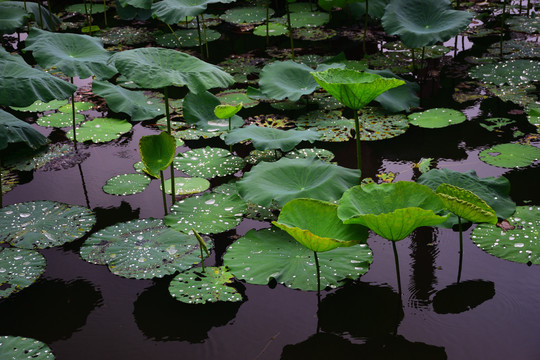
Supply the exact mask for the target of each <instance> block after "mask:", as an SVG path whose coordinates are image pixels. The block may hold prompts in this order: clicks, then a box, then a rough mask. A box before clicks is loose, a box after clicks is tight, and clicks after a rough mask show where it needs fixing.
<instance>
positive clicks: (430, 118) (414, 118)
mask: <svg viewBox="0 0 540 360" xmlns="http://www.w3.org/2000/svg"><path fill="white" fill-rule="evenodd" d="M408 117H409V122H410V123H411V124H413V125H416V126H419V127H423V128H428V129H436V128H443V127H447V126H450V125H456V124H460V123H462V122H464V121H465V120H467V117H466V116H465V114H463V113H462V112H461V111H458V110H453V109H445V108H434V109H428V110H426V111H422V112H419V113H413V114H410V115H409V116H408Z"/></svg>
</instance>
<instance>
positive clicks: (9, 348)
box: [0, 3, 54, 360]
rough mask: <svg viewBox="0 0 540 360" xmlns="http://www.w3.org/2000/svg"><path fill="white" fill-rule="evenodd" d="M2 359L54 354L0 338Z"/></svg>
mask: <svg viewBox="0 0 540 360" xmlns="http://www.w3.org/2000/svg"><path fill="white" fill-rule="evenodd" d="M30 4H32V3H30ZM43 16H45V15H43ZM0 359H15V360H26V359H32V360H54V354H53V353H52V351H51V348H50V347H49V346H48V345H47V344H45V343H43V342H41V341H39V340H35V339H30V338H26V337H22V336H0Z"/></svg>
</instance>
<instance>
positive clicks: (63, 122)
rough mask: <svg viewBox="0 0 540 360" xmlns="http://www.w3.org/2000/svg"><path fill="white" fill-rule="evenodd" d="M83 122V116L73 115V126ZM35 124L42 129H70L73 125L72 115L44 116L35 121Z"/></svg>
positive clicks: (56, 114)
mask: <svg viewBox="0 0 540 360" xmlns="http://www.w3.org/2000/svg"><path fill="white" fill-rule="evenodd" d="M83 121H84V115H81V114H75V124H80V123H82V122H83ZM36 123H37V124H38V125H39V126H43V127H56V128H64V127H71V126H72V125H73V116H72V114H68V113H63V112H58V113H52V114H48V115H45V116H41V117H39V118H38V119H37V121H36Z"/></svg>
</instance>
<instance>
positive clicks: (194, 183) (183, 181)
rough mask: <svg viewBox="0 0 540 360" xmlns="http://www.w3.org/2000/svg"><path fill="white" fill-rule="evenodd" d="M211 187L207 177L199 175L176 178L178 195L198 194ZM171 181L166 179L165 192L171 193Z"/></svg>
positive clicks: (175, 188) (175, 187) (175, 184)
mask: <svg viewBox="0 0 540 360" xmlns="http://www.w3.org/2000/svg"><path fill="white" fill-rule="evenodd" d="M209 188H210V182H209V181H208V180H206V179H201V178H198V177H191V178H186V177H175V178H174V191H175V192H176V195H189V194H196V193H200V192H203V191H205V190H208V189H209ZM171 192H172V191H171V182H170V180H167V181H165V193H167V194H170V193H171Z"/></svg>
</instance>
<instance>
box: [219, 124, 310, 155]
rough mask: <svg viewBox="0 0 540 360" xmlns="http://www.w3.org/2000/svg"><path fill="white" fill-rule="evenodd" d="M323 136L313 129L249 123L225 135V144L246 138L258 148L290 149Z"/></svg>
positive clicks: (235, 142)
mask: <svg viewBox="0 0 540 360" xmlns="http://www.w3.org/2000/svg"><path fill="white" fill-rule="evenodd" d="M320 137H321V135H320V134H319V133H317V132H316V131H312V130H303V131H299V130H293V129H289V130H280V129H274V128H269V127H263V126H257V125H249V126H246V127H243V128H238V129H233V130H232V131H231V132H230V133H228V134H227V135H225V144H227V145H231V144H237V143H239V142H241V141H244V140H251V141H252V142H253V147H255V149H257V150H269V149H280V150H282V151H290V150H292V149H294V148H295V147H296V145H298V144H300V143H301V142H302V141H309V142H311V143H312V142H313V141H315V140H318V139H319V138H320Z"/></svg>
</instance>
